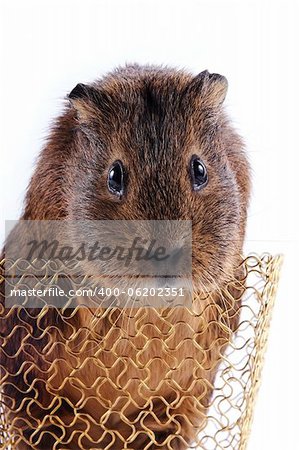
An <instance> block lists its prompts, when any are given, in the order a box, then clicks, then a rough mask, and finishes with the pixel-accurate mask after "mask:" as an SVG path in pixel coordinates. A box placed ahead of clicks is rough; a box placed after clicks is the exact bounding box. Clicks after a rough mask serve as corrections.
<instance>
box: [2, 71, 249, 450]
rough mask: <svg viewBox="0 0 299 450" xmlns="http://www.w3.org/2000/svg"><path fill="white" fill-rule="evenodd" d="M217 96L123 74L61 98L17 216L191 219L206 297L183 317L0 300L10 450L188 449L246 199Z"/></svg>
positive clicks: (234, 265) (245, 180) (210, 81)
mask: <svg viewBox="0 0 299 450" xmlns="http://www.w3.org/2000/svg"><path fill="white" fill-rule="evenodd" d="M226 92H227V80H226V78H225V77H223V76H221V75H218V74H210V73H209V72H208V71H204V72H201V73H200V74H198V75H195V76H194V75H192V74H190V73H187V72H185V71H181V70H175V69H170V68H164V67H155V66H139V65H128V66H125V67H123V68H118V69H116V70H115V71H113V72H111V73H109V74H108V75H106V76H105V77H103V78H102V79H100V80H97V81H96V82H94V83H92V84H78V85H77V86H76V87H75V88H74V89H73V90H72V91H71V92H70V94H69V95H68V98H67V104H66V106H65V110H64V112H63V113H62V115H61V116H60V117H59V118H58V119H57V120H56V122H55V123H54V125H53V127H52V130H51V133H50V136H49V139H48V141H47V143H46V145H45V147H44V149H43V150H42V152H41V155H40V157H39V160H38V163H37V167H36V169H35V172H34V175H33V177H32V178H31V181H30V184H29V188H28V192H27V195H26V200H25V208H24V213H23V215H22V217H21V219H22V220H34V221H35V220H38V221H40V220H59V221H60V220H61V221H66V220H91V221H93V220H113V221H114V220H135V221H138V220H190V221H192V282H193V287H194V291H195V296H200V295H202V294H205V293H206V292H209V293H210V298H212V299H213V301H212V302H211V301H209V302H207V301H203V302H201V303H199V304H197V305H196V306H195V310H193V311H191V310H190V309H188V308H177V309H176V308H173V309H172V308H170V309H157V308H149V309H144V308H139V309H136V310H134V311H132V310H126V309H123V310H122V311H120V310H119V309H118V308H113V307H111V308H106V309H97V311H96V313H95V311H94V310H93V309H91V308H88V307H86V308H82V307H81V308H78V309H75V310H72V311H68V310H64V311H60V310H59V309H58V308H44V310H43V311H42V314H41V311H40V310H36V309H34V308H33V309H29V308H25V307H18V308H13V309H12V310H11V311H10V312H9V313H8V312H7V310H4V308H3V305H2V311H6V313H5V315H4V316H3V313H2V319H1V337H2V348H3V362H2V370H1V372H2V374H1V377H2V391H3V398H4V402H3V403H4V409H5V415H6V419H7V421H8V422H9V423H11V424H12V430H13V432H12V433H13V434H14V440H15V442H16V444H15V445H16V446H15V447H14V448H17V449H18V450H20V449H23V450H29V449H32V448H33V449H50V448H51V449H52V448H53V449H64V450H65V449H78V448H80V449H91V448H94V449H95V448H97V449H113V450H115V449H122V448H130V449H136V450H141V449H158V448H159V449H161V448H162V449H177V450H183V449H187V448H188V447H190V446H191V445H192V444H193V443H194V442H195V441H196V437H197V434H198V431H199V430H200V428H201V426H202V424H203V420H204V416H205V412H206V410H207V408H208V407H209V402H210V399H211V395H212V391H213V381H214V378H215V373H216V370H217V366H218V364H219V361H220V360H221V353H222V352H223V347H224V346H225V342H227V336H228V334H227V333H228V332H229V331H227V330H230V331H233V330H234V329H235V327H236V323H237V321H238V317H237V313H236V311H235V310H233V311H232V313H231V316H230V317H228V322H227V324H226V325H227V326H226V329H224V328H223V327H221V325H219V324H217V318H219V315H220V314H221V311H223V310H228V309H229V308H228V303H229V300H228V299H227V302H228V303H227V304H225V297H223V296H221V294H220V293H221V291H222V289H223V287H225V285H226V283H227V282H228V280H230V279H232V278H233V277H236V276H237V270H238V267H239V263H240V257H241V254H242V246H243V240H244V233H245V225H246V214H247V207H248V201H249V195H250V170H249V164H248V160H247V157H246V153H245V150H244V145H243V142H242V139H241V138H240V136H239V135H238V134H237V133H236V131H235V130H234V128H233V127H232V125H231V123H230V121H229V119H228V117H227V114H226V112H225V110H224V107H223V102H224V100H225V96H226ZM236 298H237V294H236ZM79 300H80V299H78V302H79ZM202 316H204V318H205V320H206V324H208V325H206V326H203V322H202ZM215 319H216V320H215ZM16 329H17V330H18V332H15V330H16Z"/></svg>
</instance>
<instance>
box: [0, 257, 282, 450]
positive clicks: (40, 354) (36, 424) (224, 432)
mask: <svg viewBox="0 0 299 450" xmlns="http://www.w3.org/2000/svg"><path fill="white" fill-rule="evenodd" d="M280 265H281V257H280V256H271V255H269V254H263V255H261V256H257V255H253V254H252V255H249V256H248V257H247V258H245V259H244V261H243V264H242V266H243V273H244V277H243V279H242V280H241V281H240V280H238V282H237V285H236V280H232V283H231V284H228V286H227V288H226V291H225V292H222V293H221V296H222V297H221V298H222V300H223V302H219V303H218V304H215V303H213V302H212V300H211V301H210V302H209V301H208V300H207V299H205V303H204V309H203V308H198V307H194V308H192V309H190V308H189V309H187V308H185V310H184V308H183V309H180V310H179V314H177V313H173V310H172V309H165V308H164V309H154V308H151V309H150V308H138V309H135V310H133V309H130V310H126V309H122V310H121V311H120V310H119V309H117V308H113V307H110V308H106V309H105V310H103V309H100V308H98V309H96V308H85V309H84V308H83V309H82V307H80V308H79V306H78V308H75V309H72V310H70V309H68V308H65V309H59V310H58V309H56V310H55V320H52V321H49V320H48V319H47V317H48V314H49V308H48V307H47V306H45V307H44V308H42V309H40V310H38V311H33V310H30V312H28V311H26V309H24V308H22V307H18V308H5V307H4V303H3V302H2V303H1V306H0V307H1V311H0V312H1V314H0V330H1V372H0V388H1V400H0V401H1V403H0V412H1V416H0V446H1V448H2V449H11V450H13V449H22V450H25V449H50V448H53V449H87V448H88V449H90V448H94V449H100V448H101V449H112V450H115V449H119V448H126V449H138V450H141V449H159V448H162V449H187V448H197V449H205V450H222V449H230V450H237V449H238V450H244V449H245V448H246V444H247V440H248V436H249V432H250V425H251V421H252V414H253V407H254V403H255V399H256V394H257V389H258V386H259V383H260V377H261V369H262V365H263V358H264V350H265V346H266V341H267V335H268V328H269V322H270V318H271V312H272V307H273V302H274V297H275V293H276V288H277V283H278V276H279V271H280ZM3 273H4V272H3ZM5 281H6V282H7V283H9V280H5V276H4V275H3V276H2V279H1V282H3V283H4V282H5ZM53 283H55V280H54V279H53ZM233 283H235V285H234V284H233ZM232 286H233V288H234V289H236V288H237V292H238V293H239V294H238V295H232V293H231V292H232V290H231V288H232ZM195 300H196V299H195ZM194 305H196V301H195V302H194ZM209 308H211V310H210V313H209V314H206V311H208V310H209ZM79 309H80V311H81V312H80V313H82V311H84V314H85V315H87V316H88V321H87V322H86V323H88V324H89V326H88V327H85V328H84V329H82V328H81V329H80V328H78V327H76V320H77V319H76V317H77V315H78V314H79ZM175 314H176V315H175ZM120 315H121V320H122V322H121V324H122V325H121V326H120V318H119V317H120ZM51 317H52V319H53V317H54V316H53V315H52V316H51ZM180 317H181V320H180ZM186 317H187V318H186ZM188 317H189V319H188ZM104 320H105V327H104V322H103V321H104ZM62 325H63V326H64V328H63V327H62ZM62 329H64V330H65V331H61V330H62ZM103 330H104V331H103ZM207 335H208V336H210V339H209V340H207V339H206V336H207ZM41 343H42V345H41ZM178 349H180V350H181V351H180V355H183V356H181V357H180V358H178V357H177V351H178ZM211 352H212V353H213V354H214V358H212V359H211ZM192 355H193V356H192ZM215 355H216V357H215ZM84 371H85V372H84ZM83 373H85V375H84V376H83ZM86 373H88V376H87V375H86ZM186 374H188V377H186ZM182 378H184V379H185V380H186V379H187V380H188V381H186V382H184V383H183V384H182V383H181V381H180V380H181V379H182ZM82 380H84V382H83V381H82ZM86 380H88V382H87V381H86Z"/></svg>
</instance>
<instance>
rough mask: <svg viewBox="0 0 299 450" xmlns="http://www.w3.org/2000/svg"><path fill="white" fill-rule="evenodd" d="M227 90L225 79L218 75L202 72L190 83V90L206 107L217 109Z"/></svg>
mask: <svg viewBox="0 0 299 450" xmlns="http://www.w3.org/2000/svg"><path fill="white" fill-rule="evenodd" d="M227 88H228V82H227V79H226V78H225V77H224V76H223V75H219V74H218V73H209V72H208V71H207V70H204V71H203V72H201V73H200V74H198V75H196V76H195V77H194V79H193V81H192V89H194V90H196V91H197V92H198V93H199V94H200V96H201V97H202V100H203V102H204V103H205V104H206V106H207V107H210V108H218V107H220V106H221V105H222V103H223V102H224V100H225V97H226V93H227Z"/></svg>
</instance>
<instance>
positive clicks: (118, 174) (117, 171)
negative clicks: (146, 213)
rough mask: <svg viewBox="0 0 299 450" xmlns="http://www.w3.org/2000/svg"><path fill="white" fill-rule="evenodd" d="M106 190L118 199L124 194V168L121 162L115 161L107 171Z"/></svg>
mask: <svg viewBox="0 0 299 450" xmlns="http://www.w3.org/2000/svg"><path fill="white" fill-rule="evenodd" d="M108 189H109V191H110V192H111V193H112V194H114V195H117V196H118V197H121V196H122V195H123V193H124V168H123V165H122V163H121V161H115V163H113V164H112V166H111V167H110V169H109V172H108Z"/></svg>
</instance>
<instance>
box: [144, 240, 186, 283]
mask: <svg viewBox="0 0 299 450" xmlns="http://www.w3.org/2000/svg"><path fill="white" fill-rule="evenodd" d="M184 254H185V249H184V247H173V248H170V249H168V250H166V253H165V257H163V258H162V259H160V258H153V259H152V260H151V263H152V266H153V269H154V270H155V274H154V275H156V276H159V275H162V276H163V275H168V276H176V275H180V273H181V272H182V270H183V265H184V262H183V261H184Z"/></svg>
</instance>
